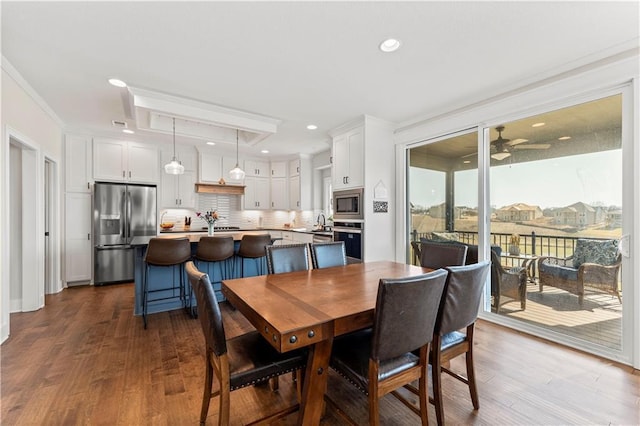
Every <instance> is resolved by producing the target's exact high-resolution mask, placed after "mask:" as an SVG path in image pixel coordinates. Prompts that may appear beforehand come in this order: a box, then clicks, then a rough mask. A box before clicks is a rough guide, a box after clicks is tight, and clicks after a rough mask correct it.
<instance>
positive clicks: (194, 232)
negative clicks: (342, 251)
mask: <svg viewBox="0 0 640 426" xmlns="http://www.w3.org/2000/svg"><path fill="white" fill-rule="evenodd" d="M269 231H289V232H300V233H303V234H311V235H315V234H317V235H326V236H333V232H331V231H313V230H312V229H308V228H250V229H233V230H229V231H215V235H231V236H232V237H233V239H234V240H236V241H240V240H241V239H242V236H243V235H244V234H247V233H251V234H262V233H266V232H269ZM206 235H207V231H206V230H204V229H198V228H197V227H196V228H194V229H189V230H188V231H185V230H184V229H171V230H170V231H160V233H159V234H158V235H149V236H141V237H134V238H133V239H132V241H131V245H132V246H146V245H148V244H149V240H150V239H151V238H154V237H160V238H182V237H187V238H189V241H190V242H192V243H195V242H198V241H200V238H201V237H204V236H206ZM279 239H281V238H275V239H274V240H279Z"/></svg>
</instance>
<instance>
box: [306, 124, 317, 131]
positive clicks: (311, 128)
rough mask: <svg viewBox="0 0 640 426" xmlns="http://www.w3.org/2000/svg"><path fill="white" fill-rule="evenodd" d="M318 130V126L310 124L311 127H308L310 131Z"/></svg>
mask: <svg viewBox="0 0 640 426" xmlns="http://www.w3.org/2000/svg"><path fill="white" fill-rule="evenodd" d="M317 128H318V126H316V125H315V124H309V125H308V126H307V129H309V130H315V129H317Z"/></svg>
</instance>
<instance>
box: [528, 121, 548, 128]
mask: <svg viewBox="0 0 640 426" xmlns="http://www.w3.org/2000/svg"><path fill="white" fill-rule="evenodd" d="M545 124H546V123H542V122H540V123H533V124H532V125H531V127H542V126H544V125H545Z"/></svg>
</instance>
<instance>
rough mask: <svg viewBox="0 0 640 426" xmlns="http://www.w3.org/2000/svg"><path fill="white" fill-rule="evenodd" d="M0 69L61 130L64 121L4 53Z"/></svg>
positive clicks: (63, 126)
mask: <svg viewBox="0 0 640 426" xmlns="http://www.w3.org/2000/svg"><path fill="white" fill-rule="evenodd" d="M2 70H3V71H5V72H6V73H7V74H8V75H9V77H11V78H12V79H13V80H14V81H15V82H16V83H17V84H18V86H20V88H21V89H22V90H24V91H25V92H26V93H27V95H29V96H30V97H31V99H33V101H34V102H35V103H36V104H37V105H38V106H39V107H40V108H41V109H42V110H43V111H44V112H45V113H46V114H47V115H49V116H50V117H51V119H52V120H53V121H55V122H56V124H57V125H58V126H60V127H61V128H62V129H63V130H64V128H65V123H64V121H62V120H61V119H60V117H58V114H56V113H55V111H54V110H53V109H52V108H51V107H50V106H49V105H48V104H47V103H46V102H45V100H44V99H42V97H41V96H40V95H39V94H38V92H36V91H35V89H34V88H33V87H31V85H30V84H29V82H28V81H27V80H25V79H24V77H22V74H20V72H18V70H17V69H16V68H15V67H14V66H13V65H12V64H11V62H9V60H8V59H7V58H5V56H4V55H2Z"/></svg>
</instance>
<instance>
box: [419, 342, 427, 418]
mask: <svg viewBox="0 0 640 426" xmlns="http://www.w3.org/2000/svg"><path fill="white" fill-rule="evenodd" d="M428 353H429V345H428V344H427V346H426V348H422V349H420V362H421V364H422V371H421V374H420V378H419V379H418V389H419V390H418V397H419V401H420V402H419V403H420V421H421V423H422V426H428V425H429V414H428V412H427V407H428V406H429V397H428V395H429V385H428V380H427V377H428V375H429V367H428V362H427V358H428V355H427V354H428Z"/></svg>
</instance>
